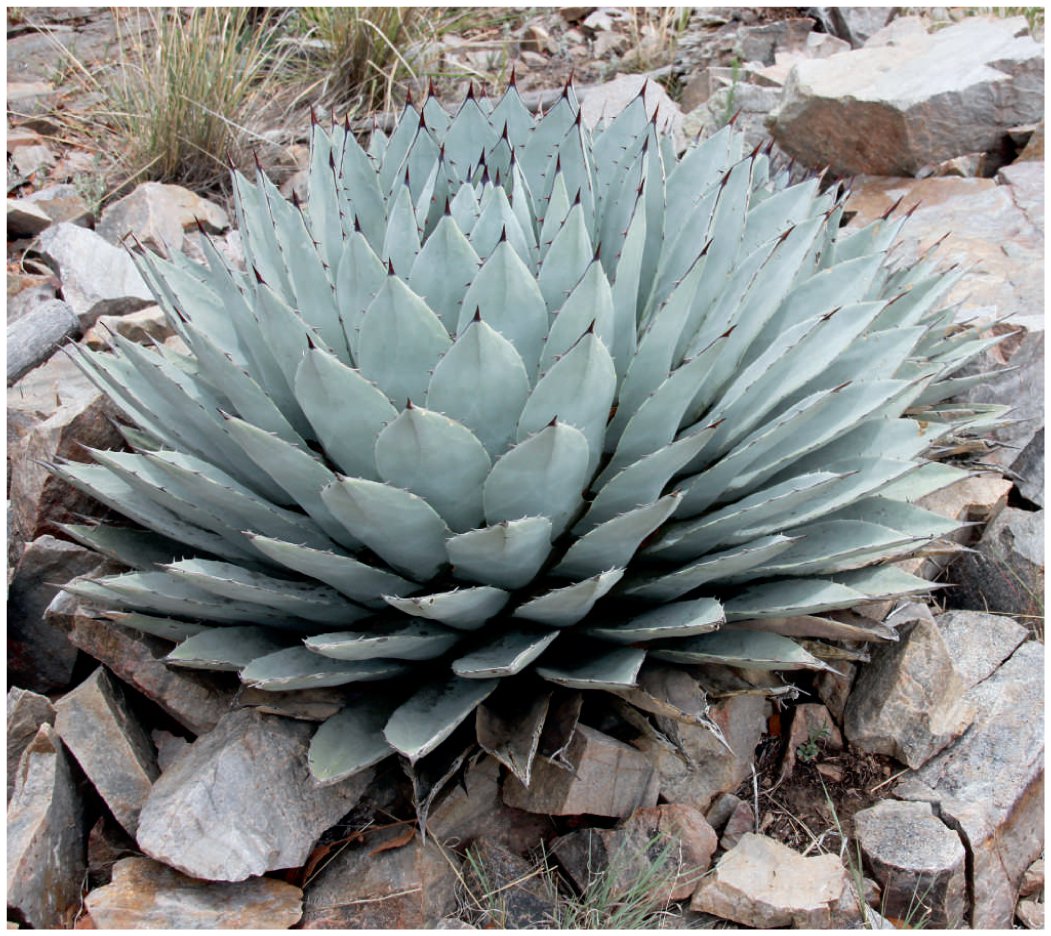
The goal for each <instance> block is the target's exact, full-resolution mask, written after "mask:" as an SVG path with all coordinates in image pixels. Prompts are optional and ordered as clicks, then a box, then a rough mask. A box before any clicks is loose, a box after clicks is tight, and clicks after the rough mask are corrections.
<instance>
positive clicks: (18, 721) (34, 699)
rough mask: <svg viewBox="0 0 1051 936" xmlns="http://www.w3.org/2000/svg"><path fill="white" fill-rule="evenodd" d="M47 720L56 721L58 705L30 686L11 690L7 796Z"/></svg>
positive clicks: (49, 721) (8, 703)
mask: <svg viewBox="0 0 1051 936" xmlns="http://www.w3.org/2000/svg"><path fill="white" fill-rule="evenodd" d="M44 723H47V724H49V725H54V724H55V709H54V707H53V706H52V705H51V702H50V701H49V700H48V698H47V697H46V696H42V695H39V694H37V693H36V692H30V691H29V690H28V689H18V688H15V687H12V688H10V689H8V690H7V799H8V802H10V800H11V794H12V793H13V792H14V789H15V777H16V775H17V774H18V762H19V760H20V759H21V757H22V752H23V751H24V750H25V749H26V748H27V747H28V746H29V742H30V741H32V740H33V738H35V737H36V734H37V732H38V731H39V730H40V726H41V725H43V724H44Z"/></svg>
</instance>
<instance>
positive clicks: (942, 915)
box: [854, 800, 967, 929]
mask: <svg viewBox="0 0 1051 936" xmlns="http://www.w3.org/2000/svg"><path fill="white" fill-rule="evenodd" d="M854 832H855V835H856V836H857V842H858V845H859V846H860V848H861V854H862V856H863V858H864V860H865V867H866V869H867V870H868V871H869V872H870V873H871V874H872V876H873V877H875V879H876V880H877V881H878V882H879V885H880V887H881V888H882V898H881V903H880V907H881V909H882V912H883V913H884V915H886V916H891V917H896V918H897V919H899V920H904V919H913V920H918V919H921V918H922V919H925V920H926V924H927V925H928V926H931V927H934V928H936V929H943V928H949V929H957V928H959V926H960V925H961V924H962V923H963V920H964V917H965V915H966V913H967V877H966V874H965V870H964V864H965V859H966V852H965V851H964V847H963V843H962V842H961V841H960V836H959V835H957V834H956V832H954V831H953V830H952V829H950V828H949V827H948V826H946V825H945V823H943V822H942V821H941V820H940V819H938V818H937V817H936V816H935V815H934V812H933V810H932V809H931V807H930V805H928V804H927V803H902V802H897V801H895V800H883V801H882V802H880V803H877V804H876V805H875V806H872V807H870V808H869V809H863V810H861V811H860V812H858V813H855V814H854Z"/></svg>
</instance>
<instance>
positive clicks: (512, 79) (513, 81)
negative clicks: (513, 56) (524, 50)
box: [507, 63, 516, 88]
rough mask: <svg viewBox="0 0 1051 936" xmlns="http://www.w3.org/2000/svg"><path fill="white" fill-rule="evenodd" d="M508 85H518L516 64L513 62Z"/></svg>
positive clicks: (510, 86)
mask: <svg viewBox="0 0 1051 936" xmlns="http://www.w3.org/2000/svg"><path fill="white" fill-rule="evenodd" d="M507 87H508V88H514V87H516V78H515V66H514V63H512V64H511V75H510V77H509V78H508V79H507Z"/></svg>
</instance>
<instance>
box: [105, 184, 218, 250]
mask: <svg viewBox="0 0 1051 936" xmlns="http://www.w3.org/2000/svg"><path fill="white" fill-rule="evenodd" d="M198 221H200V222H201V224H202V225H203V226H204V229H205V230H206V231H209V232H210V233H212V234H219V233H221V232H222V231H225V230H226V229H227V228H228V227H229V226H230V219H229V218H228V217H227V215H226V212H225V211H223V209H222V208H221V207H220V206H219V205H217V204H215V202H212V201H209V200H208V199H207V198H202V197H201V196H200V195H197V194H195V193H194V192H191V191H190V190H189V189H185V188H182V187H181V186H179V185H165V184H163V183H161V182H143V183H142V184H141V185H138V186H136V187H135V190H134V191H133V192H132V193H131V194H130V195H125V196H124V197H123V198H122V199H120V201H117V202H114V203H113V204H111V205H109V206H108V207H107V208H106V210H105V211H103V212H102V217H101V218H100V219H99V223H98V228H97V230H98V232H99V234H101V235H102V236H103V237H104V238H105V239H106V240H108V241H109V242H110V243H112V244H120V243H121V241H122V239H123V238H124V237H126V236H127V235H129V234H134V235H135V237H136V238H137V239H138V240H139V241H140V242H141V243H142V244H143V246H145V247H149V248H151V249H152V250H155V251H157V253H159V254H161V255H162V256H165V257H167V256H170V255H171V253H172V252H178V251H180V250H182V245H183V239H184V238H185V235H186V231H188V230H190V229H193V230H196V229H197V222H198Z"/></svg>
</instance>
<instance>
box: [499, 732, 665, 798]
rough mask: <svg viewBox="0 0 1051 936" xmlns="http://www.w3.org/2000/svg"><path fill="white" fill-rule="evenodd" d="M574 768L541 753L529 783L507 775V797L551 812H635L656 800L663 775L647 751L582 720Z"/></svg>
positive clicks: (573, 748) (570, 754)
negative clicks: (524, 784) (564, 765)
mask: <svg viewBox="0 0 1051 936" xmlns="http://www.w3.org/2000/svg"><path fill="white" fill-rule="evenodd" d="M566 760H567V761H569V763H570V764H571V765H572V770H567V769H566V768H565V767H562V766H559V765H557V764H553V763H552V762H551V761H549V760H546V759H544V758H542V757H541V758H537V760H536V761H535V762H534V764H533V774H532V777H531V779H530V784H529V787H528V788H526V787H525V786H523V785H522V782H521V781H520V780H519V779H518V778H517V777H508V778H507V779H506V780H505V781H504V802H505V803H506V804H507V805H508V806H512V807H514V808H515V809H524V810H525V811H526V812H532V813H542V814H546V815H551V816H575V815H580V814H582V813H588V814H590V815H594V816H614V817H618V818H620V817H624V816H630V815H631V814H632V813H633V812H634V811H635V810H636V809H638V808H639V807H642V806H655V805H656V804H657V794H658V789H659V787H658V778H657V775H656V772H655V771H654V769H653V765H652V764H651V763H650V762H649V760H648V758H647V757H646V756H645V754H643V753H641V752H640V751H638V750H637V749H636V748H633V747H631V746H630V745H627V744H624V743H623V742H622V741H617V740H616V739H615V738H611V737H609V735H605V734H603V733H602V732H601V731H596V730H595V729H594V728H588V727H587V726H586V725H578V726H577V730H576V732H575V734H574V735H573V741H572V743H571V744H570V746H569V750H568V751H567V753H566Z"/></svg>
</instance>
